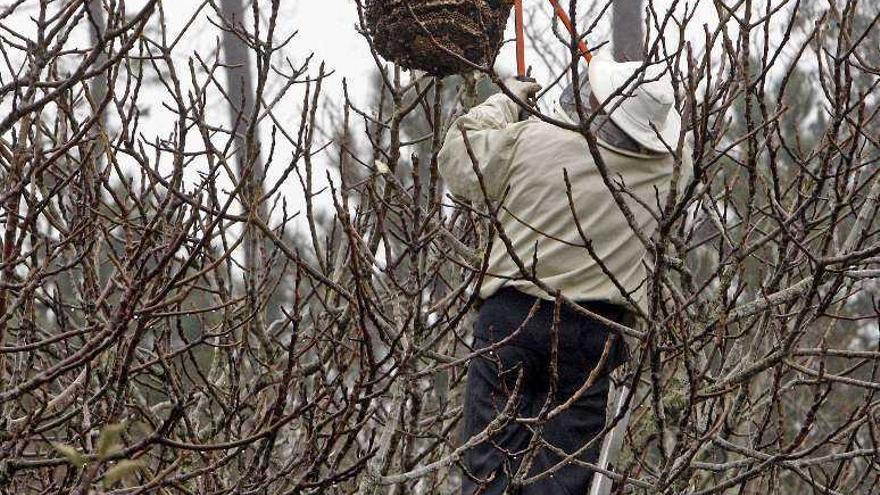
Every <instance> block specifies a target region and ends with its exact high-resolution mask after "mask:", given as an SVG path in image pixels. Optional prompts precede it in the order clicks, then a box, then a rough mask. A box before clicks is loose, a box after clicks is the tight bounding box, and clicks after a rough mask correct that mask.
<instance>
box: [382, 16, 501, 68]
mask: <svg viewBox="0 0 880 495" xmlns="http://www.w3.org/2000/svg"><path fill="white" fill-rule="evenodd" d="M512 5H513V0H368V1H367V3H366V22H367V28H368V29H369V31H370V35H371V36H372V38H373V45H374V46H375V47H376V51H378V52H379V54H380V55H382V56H383V57H385V58H386V59H388V60H391V61H394V62H396V63H397V64H399V65H401V66H403V67H406V68H409V69H420V70H423V71H426V72H428V73H430V74H433V75H435V76H446V75H449V74H456V73H461V72H465V71H469V70H472V67H470V66H469V65H468V64H467V63H465V62H464V61H463V60H461V59H460V58H459V57H462V58H464V59H467V60H469V61H471V62H473V63H475V64H478V65H487V64H488V63H490V62H491V61H492V59H493V58H494V56H495V54H496V53H498V50H499V48H500V47H501V42H502V41H503V39H502V38H503V36H504V26H505V24H507V17H508V16H509V15H510V8H511V6H512Z"/></svg>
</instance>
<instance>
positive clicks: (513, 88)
mask: <svg viewBox="0 0 880 495" xmlns="http://www.w3.org/2000/svg"><path fill="white" fill-rule="evenodd" d="M504 85H505V86H507V89H509V90H510V92H511V93H513V94H514V95H515V96H516V97H517V98H519V99H520V100H522V101H530V100H531V99H532V98H534V96H535V95H536V94H537V93H538V91H541V85H540V84H538V83H536V82H526V81H520V80H519V79H517V78H515V77H509V78H507V79H505V80H504Z"/></svg>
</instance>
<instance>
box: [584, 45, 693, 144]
mask: <svg viewBox="0 0 880 495" xmlns="http://www.w3.org/2000/svg"><path fill="white" fill-rule="evenodd" d="M620 69H621V64H619V63H617V62H614V61H612V60H608V59H605V58H599V57H593V60H592V61H591V62H590V65H589V68H588V74H589V77H590V86H591V87H592V89H593V94H594V95H595V96H596V100H597V101H598V102H599V104H603V103H604V104H605V107H604V108H605V109H606V112H608V113H609V115H608V116H609V117H610V118H611V121H612V122H614V123H615V124H617V126H618V127H620V129H621V130H622V131H623V132H625V133H627V135H629V137H631V138H633V139H634V140H636V141H637V142H638V143H639V144H641V145H642V146H644V147H645V148H647V149H649V150H651V151H657V152H660V153H669V150H670V149H672V150H675V148H676V147H677V146H678V139H679V136H680V133H681V116H679V115H678V112H677V111H676V110H675V108H673V109H671V110H670V112H669V113H668V114H667V116H666V122H664V123H663V125H662V126H660V127H658V128H657V129H656V130H655V129H654V128H652V127H651V125H650V124H649V123H648V122H647V121H645V122H642V121H639V120H637V119H635V118H633V117H632V116H631V115H630V114H629V113H627V112H624V111H621V107H620V106H619V105H618V103H619V102H620V99H621V98H624V97H625V96H623V95H617V96H615V97H614V98H612V99H611V101H607V102H606V100H608V97H609V96H611V94H612V93H614V92H615V91H616V90H617V88H618V87H620V86H621V85H623V83H625V82H626V81H627V79H629V78H630V77H631V76H632V72H631V71H621V70H620ZM630 86H632V83H630ZM612 110H613V111H612Z"/></svg>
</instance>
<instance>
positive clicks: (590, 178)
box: [440, 95, 687, 305]
mask: <svg viewBox="0 0 880 495" xmlns="http://www.w3.org/2000/svg"><path fill="white" fill-rule="evenodd" d="M515 112H516V105H515V104H514V103H513V102H512V101H511V100H509V99H507V98H505V97H503V96H501V95H497V96H493V97H491V98H489V99H488V100H487V101H486V102H485V103H484V104H483V105H481V107H480V108H477V109H474V110H472V111H471V112H470V113H469V114H468V115H466V116H464V117H462V118H460V119H459V120H458V121H457V122H456V124H455V125H454V126H453V128H452V129H451V130H450V132H449V134H448V136H447V139H446V143H445V145H444V149H443V151H442V152H441V157H440V158H441V160H440V167H441V173H442V174H443V176H444V177H445V178H446V180H447V183H448V184H449V186H450V189H451V190H452V192H453V193H455V194H459V195H462V196H464V197H466V198H468V199H471V200H474V201H482V193H481V192H480V189H479V185H478V183H477V177H476V174H475V173H474V172H473V169H472V164H471V161H470V159H469V158H468V155H467V153H466V152H465V151H464V149H463V147H464V142H463V139H462V137H461V132H460V131H459V130H458V128H457V125H461V126H462V127H463V128H464V129H465V131H466V133H467V136H468V141H469V142H470V144H471V146H472V148H473V150H474V153H475V155H476V157H477V159H478V160H479V164H480V168H481V170H482V173H483V175H484V180H485V182H486V186H487V190H488V193H489V195H490V196H491V197H492V199H496V200H500V199H502V197H503V205H502V209H501V212H500V214H499V220H500V222H501V224H502V226H503V228H504V232H505V234H506V235H507V236H508V237H509V238H510V240H511V242H512V243H513V248H514V252H515V253H516V254H517V255H518V256H519V257H520V259H522V261H523V262H524V263H525V265H526V268H527V269H528V270H529V271H532V270H533V269H534V273H535V274H536V275H537V278H539V279H541V280H542V281H543V282H544V283H546V284H547V285H549V286H550V287H553V288H556V289H560V290H562V292H563V294H564V295H566V296H567V297H569V298H571V299H573V300H593V301H610V302H614V303H618V304H626V303H627V302H628V301H627V297H626V296H624V295H622V294H621V291H620V290H619V289H618V288H617V286H616V285H615V283H614V281H613V280H611V278H609V276H608V275H607V274H606V273H605V270H607V271H608V272H609V273H610V274H611V275H613V277H614V279H616V281H617V282H619V283H620V285H621V286H622V287H623V288H625V290H626V291H627V292H630V293H631V296H630V297H631V298H632V300H634V301H635V302H637V303H638V304H640V305H641V304H643V303H644V296H643V294H642V292H643V287H644V283H643V281H644V277H645V269H644V265H643V259H644V256H645V253H646V248H645V246H644V245H643V243H642V242H641V241H640V240H639V238H638V237H637V235H636V234H635V232H634V231H633V228H632V227H631V226H630V224H629V223H628V222H627V220H626V217H625V216H624V214H623V213H622V211H621V208H620V207H619V206H618V204H617V203H616V201H615V200H614V198H613V197H612V195H611V193H610V192H609V190H608V187H607V186H606V184H605V182H604V181H603V179H602V176H601V174H600V172H599V168H598V167H597V165H596V163H595V161H594V160H593V157H592V155H591V153H590V151H589V149H588V146H587V142H586V140H585V139H584V137H583V136H582V135H580V134H578V133H577V132H574V131H568V130H565V129H562V128H559V127H556V126H554V125H552V124H548V123H545V122H542V121H540V120H537V119H530V120H526V121H523V122H514V121H513V120H512V119H511V117H512V116H514V115H515ZM511 122H512V123H511ZM600 153H601V156H602V159H603V162H604V164H605V166H606V169H607V171H608V174H609V177H610V178H611V180H612V181H613V183H614V184H615V186H616V187H618V188H620V187H621V186H623V187H622V191H623V197H624V199H625V201H626V204H627V206H628V208H629V210H630V211H631V212H632V220H633V221H634V223H635V226H636V227H637V228H638V229H640V231H641V232H642V233H643V234H644V235H645V237H650V236H651V235H652V234H653V232H654V230H655V228H656V221H655V220H654V215H653V214H652V213H651V212H650V211H649V210H648V209H647V208H648V207H650V208H651V209H652V210H653V211H654V212H656V211H659V208H660V207H662V206H658V204H659V205H663V204H664V201H665V197H666V194H667V191H668V188H669V184H670V178H671V175H672V172H673V168H674V161H673V158H672V156H671V155H669V154H655V155H639V154H635V153H629V152H626V151H623V150H619V149H615V148H613V147H611V146H609V145H607V144H605V143H603V142H601V141H600ZM683 168H685V169H686V168H687V167H683ZM566 172H567V174H568V178H569V182H570V184H571V193H570V197H571V200H572V202H573V205H574V213H575V214H572V208H571V205H570V203H569V194H568V193H567V187H566V184H565V173H566ZM505 191H506V195H505ZM658 202H659V203H658ZM578 226H579V227H580V228H578ZM581 232H582V233H583V237H582V236H581ZM585 239H586V241H588V242H589V243H590V245H591V248H592V249H593V251H594V253H595V255H596V257H594V256H593V255H591V254H590V251H589V250H588V249H587V248H586V247H585V244H586V243H585ZM536 250H537V252H536ZM596 258H598V260H597V259H596ZM535 262H537V264H536V265H535ZM533 265H535V266H533ZM603 265H604V267H603ZM488 272H489V273H488V275H487V277H486V279H485V280H484V281H483V284H482V286H481V288H480V294H481V296H482V297H483V298H487V297H489V296H490V295H492V294H494V293H495V292H496V291H497V290H498V289H499V288H501V287H502V286H508V287H514V288H517V289H518V290H520V291H522V292H525V293H527V294H531V295H534V296H537V297H541V298H545V299H546V298H549V296H548V295H547V294H546V293H545V292H544V291H543V290H541V289H539V288H538V287H536V286H535V285H534V284H532V283H531V282H529V281H527V280H524V279H523V277H522V276H521V275H520V271H519V269H518V268H517V266H516V264H515V263H514V261H513V259H512V258H511V256H510V255H509V254H508V252H507V248H506V247H505V246H504V244H503V243H501V242H495V243H494V245H493V247H492V252H491V254H490V262H489V268H488Z"/></svg>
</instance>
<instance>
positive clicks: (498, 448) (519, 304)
mask: <svg viewBox="0 0 880 495" xmlns="http://www.w3.org/2000/svg"><path fill="white" fill-rule="evenodd" d="M536 301H537V299H536V298H534V297H532V296H528V295H526V294H523V293H521V292H519V291H517V290H514V289H502V290H501V291H499V292H498V293H497V294H496V295H494V296H492V297H490V298H489V299H487V300H486V301H485V303H484V304H483V306H482V307H481V308H480V313H479V319H478V321H477V325H476V328H475V330H474V337H475V346H476V347H477V348H479V349H482V348H485V347H487V346H489V345H492V344H494V343H497V342H499V341H501V340H503V339H504V338H506V337H509V336H510V335H511V334H513V333H515V332H516V335H515V336H514V337H513V338H511V340H510V341H508V342H506V343H505V344H503V345H502V346H501V347H499V348H497V349H494V350H492V351H491V352H490V353H486V354H483V355H481V356H479V357H476V358H474V359H472V360H471V362H470V364H469V365H468V376H467V387H466V392H465V404H464V426H463V437H464V441H467V440H468V439H469V438H471V437H472V436H474V435H477V434H479V433H480V432H482V431H483V430H484V429H485V428H486V427H487V426H488V425H489V423H490V422H492V421H493V420H494V419H495V418H496V417H497V416H498V414H499V413H500V412H501V411H503V410H504V408H505V405H506V404H507V403H508V401H509V399H510V398H511V396H512V395H513V394H514V389H515V387H516V386H517V380H518V379H519V382H520V383H519V391H518V393H516V394H515V398H514V403H513V404H515V405H514V406H513V410H511V411H510V415H511V416H512V417H521V418H522V417H525V418H534V417H537V416H538V415H539V413H540V412H541V410H542V409H543V408H546V407H549V409H552V408H553V407H555V406H557V405H559V404H562V403H565V402H566V401H567V400H568V399H569V398H571V397H572V396H573V395H574V393H575V392H576V391H577V390H578V389H579V388H581V386H582V385H583V384H584V383H585V382H586V380H587V377H588V376H589V375H590V372H591V371H592V370H593V368H595V367H596V365H597V364H598V363H599V361H600V358H601V356H602V351H603V349H604V346H605V340H606V338H609V336H610V335H612V333H611V331H610V330H609V329H608V328H607V327H606V326H605V325H602V324H600V323H599V322H597V321H596V320H593V319H591V318H587V317H584V316H581V315H579V314H577V313H576V312H574V310H572V309H569V308H566V307H562V308H561V310H560V318H559V324H558V326H557V331H556V334H557V345H556V351H557V352H556V376H557V379H556V384H555V386H554V385H551V382H552V380H551V376H552V373H551V361H552V357H551V356H552V347H553V346H552V340H553V339H552V338H551V337H552V336H551V334H552V327H553V314H554V306H555V303H554V302H552V301H541V302H540V306H539V309H538V311H537V312H536V313H535V315H534V316H533V317H532V318H531V319H530V320H529V321H527V322H526V321H525V320H526V319H527V315H528V314H529V311H530V309H531V308H532V306H533V305H534V304H535V302H536ZM583 306H584V307H586V308H587V309H590V310H591V311H593V312H598V313H600V314H602V315H603V316H605V317H606V318H609V319H612V320H615V321H620V320H621V318H622V316H623V315H622V311H621V309H620V308H619V307H617V306H612V305H608V304H597V303H592V304H590V303H585V304H583ZM524 322H525V323H524ZM520 327H522V328H520ZM517 329H519V331H518V332H517ZM619 342H620V338H619V337H618V338H616V339H615V344H614V346H613V347H612V349H611V353H610V354H609V356H608V359H607V361H606V365H605V367H604V368H603V373H602V375H601V377H600V378H599V379H598V380H596V381H595V383H594V384H593V385H592V386H591V387H590V388H589V389H587V391H586V392H585V393H584V394H583V395H581V396H580V397H579V398H577V399H576V400H575V401H574V402H573V403H572V404H571V406H570V407H569V408H568V409H566V410H565V411H564V412H562V413H560V414H559V415H558V416H555V417H554V418H552V419H551V420H549V421H547V422H546V423H544V424H542V425H537V424H522V423H521V422H515V421H508V422H506V423H505V424H504V426H503V427H501V428H500V430H499V431H497V432H496V433H494V434H493V435H492V436H491V437H490V438H489V439H488V440H487V441H484V442H482V443H480V444H478V445H476V446H474V447H473V448H471V449H468V450H467V451H466V452H465V454H464V457H463V473H462V494H463V495H471V494H486V495H494V494H502V493H508V494H515V493H516V494H521V495H531V494H540V495H557V494H558V495H566V494H572V495H574V494H577V495H584V494H586V493H587V490H588V489H589V486H590V481H591V480H592V477H593V475H592V471H590V470H589V469H588V468H585V467H580V466H577V465H575V464H571V463H569V464H566V465H565V466H564V467H562V468H561V469H559V470H557V471H555V472H554V473H553V474H552V475H549V476H545V477H543V478H542V479H540V480H538V481H536V482H534V483H531V484H527V485H525V486H522V487H518V488H514V487H509V486H508V485H509V483H510V480H511V479H512V478H513V476H514V474H515V473H516V472H517V470H518V469H519V468H520V465H521V463H522V460H523V458H524V457H525V456H532V461H531V467H530V468H529V469H528V475H527V477H531V476H535V475H537V474H539V473H542V472H544V471H546V470H547V469H549V468H551V467H553V466H554V465H556V464H558V463H559V462H560V461H561V460H562V459H563V457H561V456H560V455H559V454H557V453H556V452H553V451H552V450H551V449H549V448H547V447H546V446H540V447H538V448H537V449H535V448H533V447H534V442H535V438H536V435H539V438H540V439H543V441H544V442H547V443H549V444H550V445H553V446H554V447H555V448H556V449H558V450H560V451H563V452H565V453H567V454H571V453H573V452H575V451H577V450H579V449H581V448H582V447H583V446H584V445H586V444H587V443H588V442H590V441H591V440H593V438H594V437H595V436H596V435H597V434H598V433H599V432H600V431H601V430H602V428H603V427H604V426H605V407H606V403H607V400H608V386H609V377H608V372H609V371H610V370H612V369H613V368H614V367H615V366H617V365H618V364H620V363H621V362H622V361H623V360H624V359H625V356H624V353H625V347H624V346H623V345H622V344H620V343H619ZM520 377H521V378H520ZM551 390H555V393H553V394H551ZM548 397H549V402H548ZM539 442H540V440H539ZM539 445H540V444H539ZM600 448H601V441H600V440H598V439H597V440H595V441H594V442H593V445H592V446H591V447H590V448H589V449H586V450H585V451H584V452H583V453H581V454H580V455H579V456H578V459H580V460H584V461H588V462H595V461H596V460H597V459H598V456H599V450H600Z"/></svg>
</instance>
